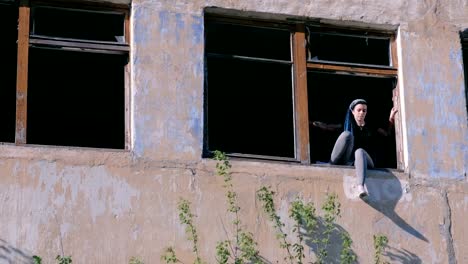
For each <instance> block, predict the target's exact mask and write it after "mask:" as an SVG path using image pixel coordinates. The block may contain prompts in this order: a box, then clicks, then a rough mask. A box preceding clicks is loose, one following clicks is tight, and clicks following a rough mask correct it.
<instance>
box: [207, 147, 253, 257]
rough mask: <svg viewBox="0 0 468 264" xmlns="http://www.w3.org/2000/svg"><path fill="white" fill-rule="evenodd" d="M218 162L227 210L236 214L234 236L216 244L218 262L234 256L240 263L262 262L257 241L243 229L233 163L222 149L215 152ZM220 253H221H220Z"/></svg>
mask: <svg viewBox="0 0 468 264" xmlns="http://www.w3.org/2000/svg"><path fill="white" fill-rule="evenodd" d="M214 160H216V161H217V163H216V174H217V175H218V176H220V177H222V178H223V182H224V184H223V188H224V189H225V193H226V201H227V206H228V208H227V211H228V212H229V213H231V214H233V216H234V220H233V221H232V223H233V225H234V238H233V239H228V240H225V241H221V242H219V243H218V244H217V246H216V252H217V256H216V259H217V261H218V263H228V261H229V258H232V259H233V261H234V263H235V264H238V263H247V262H250V263H262V261H261V259H260V257H259V255H258V250H257V243H256V242H255V240H254V239H253V235H252V233H250V232H247V231H245V230H243V228H242V222H241V219H240V215H239V212H240V209H241V208H240V207H239V205H238V203H237V193H236V192H235V191H234V185H233V183H232V176H231V164H230V163H229V160H228V158H227V157H226V155H225V154H224V153H223V152H221V151H215V152H214ZM218 254H219V255H218Z"/></svg>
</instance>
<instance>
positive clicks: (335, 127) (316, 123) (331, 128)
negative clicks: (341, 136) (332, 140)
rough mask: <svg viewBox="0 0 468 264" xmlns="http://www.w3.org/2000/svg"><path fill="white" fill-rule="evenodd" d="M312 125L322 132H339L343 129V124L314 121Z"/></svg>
mask: <svg viewBox="0 0 468 264" xmlns="http://www.w3.org/2000/svg"><path fill="white" fill-rule="evenodd" d="M311 123H312V125H313V126H315V127H318V128H320V129H322V130H326V131H337V130H339V129H341V128H342V126H341V124H326V123H324V122H320V121H313V122H311Z"/></svg>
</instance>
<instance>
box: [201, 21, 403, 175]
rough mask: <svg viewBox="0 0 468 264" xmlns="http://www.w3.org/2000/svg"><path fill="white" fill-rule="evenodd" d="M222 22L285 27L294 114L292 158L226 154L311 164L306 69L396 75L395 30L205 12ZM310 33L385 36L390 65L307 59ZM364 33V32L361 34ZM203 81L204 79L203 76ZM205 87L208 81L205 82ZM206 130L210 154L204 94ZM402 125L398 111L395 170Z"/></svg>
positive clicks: (396, 99) (399, 163) (206, 149)
mask: <svg viewBox="0 0 468 264" xmlns="http://www.w3.org/2000/svg"><path fill="white" fill-rule="evenodd" d="M210 22H222V23H228V24H237V25H248V26H255V27H266V28H274V29H286V30H289V31H290V33H291V53H292V56H291V61H292V66H293V70H292V75H293V77H292V80H293V82H292V83H293V107H294V109H293V116H294V134H295V137H294V142H295V143H294V144H295V146H294V149H295V157H294V158H282V157H271V156H260V155H251V154H241V153H227V155H228V156H231V157H239V158H256V159H264V160H277V161H289V162H291V161H292V162H298V163H301V164H311V153H310V147H311V146H310V139H309V135H310V134H309V113H308V104H309V100H308V96H307V89H308V85H307V72H308V71H318V72H329V73H338V74H351V75H360V76H374V77H394V78H397V76H398V59H397V46H396V45H397V44H396V33H395V32H393V31H391V32H390V31H389V32H385V31H380V30H370V29H365V30H363V29H354V28H343V27H337V26H333V25H324V24H311V23H307V22H303V23H301V22H293V23H291V22H287V21H286V22H284V21H278V22H275V21H269V20H260V19H258V20H256V19H252V18H251V17H249V18H248V19H245V18H241V17H235V16H226V15H223V16H220V15H216V14H213V15H212V14H206V16H205V23H210ZM311 29H312V30H313V32H325V33H326V34H352V35H361V36H368V37H370V38H372V37H377V38H382V37H383V38H388V39H389V45H390V46H389V62H390V65H389V66H381V65H368V64H357V63H343V62H335V61H320V60H314V61H312V60H308V59H307V49H306V46H307V30H311ZM363 34H365V35H363ZM209 56H216V54H209V53H207V54H205V58H208V57H209ZM205 80H206V79H205ZM205 86H206V87H207V86H208V84H207V83H206V82H205ZM398 90H399V88H398V84H397V85H396V87H395V88H394V89H393V96H394V97H393V100H394V101H393V102H394V106H397V107H399V105H400V102H399V92H398ZM205 103H206V104H205V130H204V134H205V137H204V153H205V155H206V156H209V155H210V153H211V151H213V149H209V145H208V136H209V135H208V126H209V120H208V118H207V109H208V106H207V104H208V103H207V97H206V94H205ZM401 129H402V126H401V121H400V112H398V113H397V116H396V118H395V141H396V156H397V157H396V160H397V164H396V166H397V169H400V170H403V169H404V163H403V162H404V159H403V145H402V136H401V135H402V131H401Z"/></svg>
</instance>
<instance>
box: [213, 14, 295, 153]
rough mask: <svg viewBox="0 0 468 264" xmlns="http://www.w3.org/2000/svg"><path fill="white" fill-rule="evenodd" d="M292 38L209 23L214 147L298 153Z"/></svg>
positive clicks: (279, 32) (280, 33)
mask: <svg viewBox="0 0 468 264" xmlns="http://www.w3.org/2000/svg"><path fill="white" fill-rule="evenodd" d="M289 43H290V33H289V32H288V31H284V30H275V29H269V28H259V27H252V26H245V25H230V24H223V23H212V24H211V23H210V24H208V25H207V26H206V52H207V69H208V73H207V93H206V94H207V99H206V100H207V102H209V106H208V107H207V122H208V123H209V124H210V125H209V126H208V130H207V134H208V142H207V144H208V149H209V150H211V151H213V150H217V149H218V150H223V151H225V152H228V153H243V154H250V155H259V156H276V157H284V158H294V157H295V152H294V123H293V95H292V73H291V71H292V68H291V65H292V62H291V55H290V54H291V51H290V46H289V45H290V44H289ZM276 50H278V51H279V52H275V51H276ZM236 55H238V56H236Z"/></svg>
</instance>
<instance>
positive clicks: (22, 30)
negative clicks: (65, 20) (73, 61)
mask: <svg viewBox="0 0 468 264" xmlns="http://www.w3.org/2000/svg"><path fill="white" fill-rule="evenodd" d="M35 7H52V8H59V9H79V10H83V11H86V10H89V11H91V12H93V11H94V12H107V13H111V12H118V13H120V14H123V15H124V21H123V27H124V28H123V32H124V36H123V40H124V42H115V43H113V42H112V43H110V42H106V41H83V40H79V39H67V38H54V37H45V36H37V35H34V34H31V29H30V26H31V21H32V17H31V9H33V8H35ZM18 8H19V11H18V41H17V43H18V45H17V75H16V79H17V81H16V128H15V144H16V145H27V144H28V142H27V135H26V131H27V106H28V104H27V95H28V67H29V49H30V47H33V46H35V45H46V46H49V47H50V48H59V49H64V50H67V49H68V50H73V49H80V50H82V51H85V52H97V53H108V54H109V53H110V54H130V45H129V43H130V6H128V5H120V4H103V3H91V2H82V1H81V2H80V1H73V0H72V1H27V0H21V1H20V2H19V5H18ZM124 71H125V73H124V74H125V76H124V89H125V91H124V95H125V105H124V109H125V117H124V118H125V120H124V123H125V132H124V142H125V144H124V145H125V146H124V150H129V149H130V127H129V124H130V113H129V108H130V101H129V98H130V64H127V65H126V66H125V70H124ZM61 147H71V146H61Z"/></svg>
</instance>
